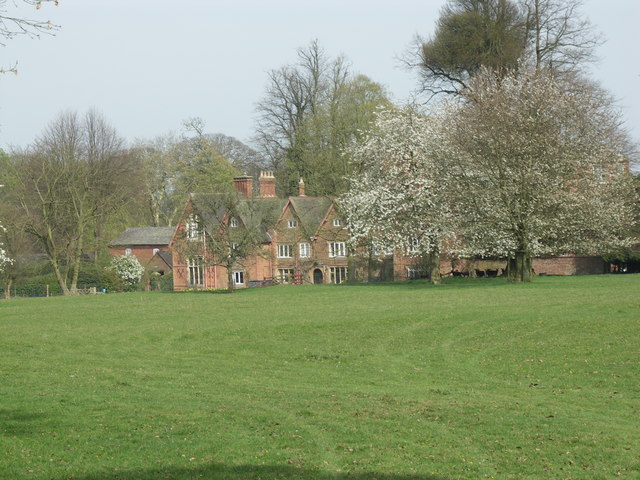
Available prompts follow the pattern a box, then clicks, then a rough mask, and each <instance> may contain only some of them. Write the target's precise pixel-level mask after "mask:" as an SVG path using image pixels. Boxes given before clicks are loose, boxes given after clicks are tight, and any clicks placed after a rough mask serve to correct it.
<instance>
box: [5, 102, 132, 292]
mask: <svg viewBox="0 0 640 480" xmlns="http://www.w3.org/2000/svg"><path fill="white" fill-rule="evenodd" d="M11 170H12V171H11V172H10V174H11V179H12V183H13V185H14V186H15V188H14V189H13V191H12V193H11V194H12V196H13V199H12V202H11V203H12V204H13V205H14V206H15V208H17V209H18V211H19V213H20V215H19V216H18V215H14V217H13V218H17V219H18V218H19V219H20V221H19V225H18V226H19V227H20V228H22V229H23V230H24V231H25V232H26V233H28V234H29V235H31V236H32V237H33V238H34V239H36V240H37V242H38V243H39V244H40V246H41V248H42V249H43V250H44V252H45V253H46V254H47V256H48V258H49V261H50V263H51V266H52V268H53V271H54V274H55V276H56V279H57V280H58V283H59V284H60V288H61V289H62V292H63V293H64V294H65V295H68V294H74V293H76V292H77V286H78V275H79V272H80V267H81V261H82V258H83V254H84V253H85V250H86V245H87V243H88V242H89V239H90V238H91V237H92V234H93V235H95V234H96V232H97V231H98V232H99V230H100V227H101V225H103V224H104V222H105V219H106V217H107V216H108V215H109V214H110V213H113V212H115V211H117V210H118V209H121V208H123V207H124V206H126V204H127V203H128V202H129V201H130V199H131V198H132V197H133V194H132V192H134V191H135V183H134V182H132V181H131V180H132V179H135V178H136V177H137V176H138V175H137V173H138V172H137V171H136V165H135V163H133V162H131V159H130V158H129V157H128V156H126V155H125V152H124V149H123V142H122V140H121V138H120V137H119V136H118V135H117V133H116V132H115V130H114V129H113V128H112V127H111V126H110V125H108V124H107V123H106V121H105V120H104V118H103V117H102V116H101V115H99V114H98V113H96V112H95V111H90V112H89V113H87V114H86V115H85V116H84V118H82V119H81V118H80V117H78V115H77V114H75V113H70V112H69V113H64V114H61V115H60V116H59V117H58V118H57V119H56V120H54V121H53V122H52V123H51V124H50V125H49V126H48V127H47V128H46V129H45V131H44V132H43V134H42V135H41V137H39V138H38V139H37V141H36V142H35V144H34V145H33V146H32V147H31V149H29V150H28V151H26V152H21V153H17V154H15V155H14V160H13V162H12V163H11Z"/></svg>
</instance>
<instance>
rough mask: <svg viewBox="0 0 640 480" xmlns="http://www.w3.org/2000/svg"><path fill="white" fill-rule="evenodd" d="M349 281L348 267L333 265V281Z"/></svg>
mask: <svg viewBox="0 0 640 480" xmlns="http://www.w3.org/2000/svg"><path fill="white" fill-rule="evenodd" d="M346 281H347V267H331V283H336V284H338V283H344V282H346Z"/></svg>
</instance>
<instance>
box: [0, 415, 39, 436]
mask: <svg viewBox="0 0 640 480" xmlns="http://www.w3.org/2000/svg"><path fill="white" fill-rule="evenodd" d="M43 416H44V415H42V414H38V413H24V412H22V411H20V410H5V409H0V435H3V436H7V437H11V436H22V435H31V434H33V433H36V432H37V431H38V425H40V424H41V421H42V417H43Z"/></svg>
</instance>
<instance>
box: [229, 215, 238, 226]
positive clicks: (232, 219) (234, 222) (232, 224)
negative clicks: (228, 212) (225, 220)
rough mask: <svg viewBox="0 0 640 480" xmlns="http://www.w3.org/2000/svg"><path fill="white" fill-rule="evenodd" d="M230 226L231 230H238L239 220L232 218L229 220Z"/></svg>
mask: <svg viewBox="0 0 640 480" xmlns="http://www.w3.org/2000/svg"><path fill="white" fill-rule="evenodd" d="M229 226H230V227H231V228H236V227H237V226H238V219H237V218H236V217H231V219H230V220H229Z"/></svg>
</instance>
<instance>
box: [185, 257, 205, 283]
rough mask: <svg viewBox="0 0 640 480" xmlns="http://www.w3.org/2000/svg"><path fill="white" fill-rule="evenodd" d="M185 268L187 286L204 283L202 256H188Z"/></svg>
mask: <svg viewBox="0 0 640 480" xmlns="http://www.w3.org/2000/svg"><path fill="white" fill-rule="evenodd" d="M187 270H188V271H189V286H191V287H201V286H202V285H204V266H203V265H202V257H188V258H187Z"/></svg>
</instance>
